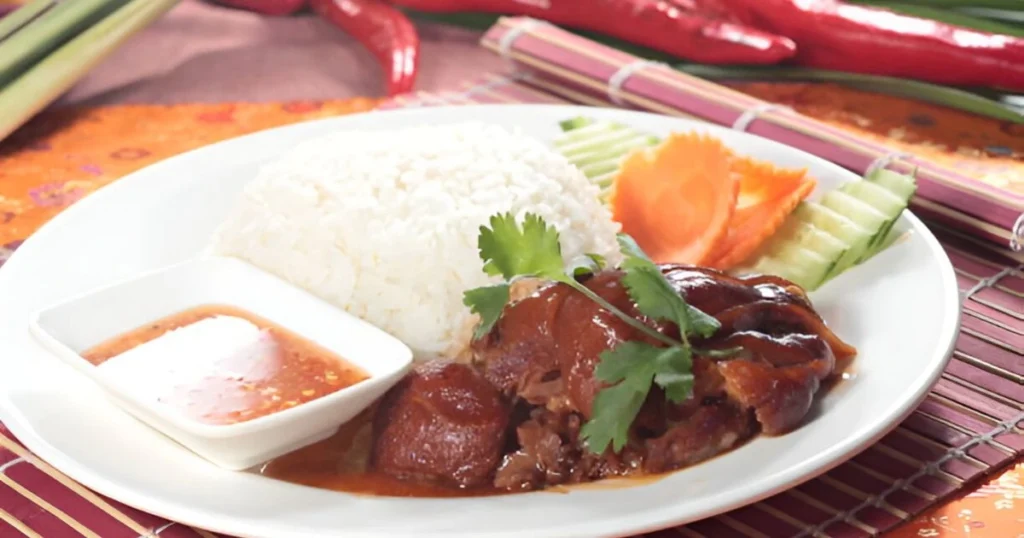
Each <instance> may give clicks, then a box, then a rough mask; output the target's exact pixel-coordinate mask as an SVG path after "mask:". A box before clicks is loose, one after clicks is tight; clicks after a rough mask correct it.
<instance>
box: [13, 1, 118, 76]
mask: <svg viewBox="0 0 1024 538" xmlns="http://www.w3.org/2000/svg"><path fill="white" fill-rule="evenodd" d="M125 2H126V0H65V1H64V2H60V3H59V4H57V5H56V6H54V7H53V8H52V9H50V10H48V11H47V12H46V13H44V14H43V15H42V16H40V17H39V18H37V19H35V20H34V21H32V23H31V24H29V25H28V26H25V27H24V28H22V29H21V30H19V31H17V32H15V33H14V35H12V36H11V37H9V38H7V39H5V40H4V41H3V42H0V87H3V86H4V85H6V84H7V83H9V82H10V81H12V80H14V79H15V78H16V77H17V76H18V75H20V74H21V73H23V72H24V71H25V70H26V69H28V68H29V67H31V66H32V64H34V63H36V62H38V61H39V60H41V59H43V58H44V57H46V55H47V54H49V53H51V52H53V51H54V50H56V49H57V47H60V46H61V45H63V44H64V43H67V42H68V40H70V39H72V38H73V37H75V36H76V35H78V34H79V33H81V32H82V31H83V30H85V29H86V28H88V27H90V26H92V25H93V24H95V23H96V22H97V21H99V20H100V19H102V18H103V17H106V16H107V15H109V14H110V13H112V12H113V11H114V10H115V9H117V8H119V7H121V6H123V5H124V4H125Z"/></svg>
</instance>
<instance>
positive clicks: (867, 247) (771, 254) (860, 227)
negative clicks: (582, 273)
mask: <svg viewBox="0 0 1024 538" xmlns="http://www.w3.org/2000/svg"><path fill="white" fill-rule="evenodd" d="M588 127H589V128H591V130H593V133H590V132H586V131H584V132H580V130H581V129H584V128H588ZM559 128H560V129H561V131H562V133H563V134H562V135H561V136H560V137H559V138H558V139H557V140H556V142H555V146H556V148H558V149H559V151H560V152H561V153H562V154H563V155H564V156H565V157H566V158H567V159H569V161H570V162H572V163H573V164H574V165H576V166H578V167H579V168H580V170H581V171H583V173H584V175H586V176H587V178H588V179H590V180H591V181H593V182H594V183H596V184H598V185H599V186H600V187H601V190H602V194H601V196H602V199H603V200H605V201H606V200H607V196H608V194H609V190H610V187H611V182H612V180H613V179H614V176H615V173H616V172H617V171H618V168H619V166H620V164H621V160H622V158H623V157H625V156H626V155H627V154H629V152H631V151H633V150H636V149H643V148H647V147H652V146H655V145H657V144H659V143H660V142H661V139H660V138H659V137H656V136H652V135H649V134H647V133H643V132H640V131H637V130H634V129H632V128H631V127H628V126H625V125H620V124H617V123H613V122H608V121H605V120H597V119H593V118H587V117H576V118H570V119H566V120H563V121H561V122H559ZM592 138H593V139H597V140H592ZM862 181H865V182H870V183H871V184H872V185H875V186H878V187H881V188H882V189H884V192H888V193H889V194H891V195H892V196H891V197H890V196H888V195H886V194H883V192H882V191H878V190H875V189H874V188H865V187H864V186H856V185H853V184H852V183H845V184H843V185H841V186H840V187H838V188H837V189H835V190H834V191H830V192H828V193H825V197H823V198H822V201H821V202H809V201H804V202H801V204H800V205H799V206H798V207H797V210H795V211H794V212H793V213H791V214H790V216H789V217H788V218H787V220H786V222H785V223H784V224H783V226H782V227H780V229H779V231H778V232H777V233H776V236H775V237H772V238H771V239H769V240H768V242H767V244H766V245H764V246H763V247H762V248H761V249H759V254H758V255H757V256H756V257H755V258H754V259H753V260H752V261H751V263H750V265H746V266H745V270H747V271H757V272H762V273H769V274H776V275H778V276H781V277H783V278H787V279H789V280H792V281H793V282H794V283H796V284H798V285H800V286H802V287H804V288H805V289H807V290H809V291H813V290H815V289H817V288H818V287H820V286H822V285H823V284H825V283H826V282H828V281H830V280H832V279H833V278H835V277H837V276H839V275H840V274H841V273H843V272H845V271H846V270H847V269H850V268H851V267H854V266H856V265H859V264H861V263H864V262H865V261H867V260H869V259H870V258H872V257H873V256H875V255H876V254H878V253H879V252H881V251H882V250H884V249H885V248H887V247H888V245H890V244H891V243H892V241H891V238H892V234H893V229H894V227H895V225H896V222H897V221H898V220H899V217H900V215H902V214H903V211H905V210H906V208H907V206H908V205H909V201H910V199H911V198H912V197H913V195H914V194H915V193H916V190H917V184H916V181H915V179H914V178H913V177H912V176H908V175H905V174H900V173H897V172H893V171H890V170H885V169H882V170H878V171H875V172H873V173H871V174H868V175H866V176H865V177H864V178H863V180H862ZM833 192H839V193H841V194H840V195H838V196H837V195H832V196H829V195H830V194H832V193H833ZM826 198H831V199H832V200H831V201H828V200H826ZM850 199H852V202H851V200H850ZM822 209H824V210H827V211H828V212H827V213H824V212H821V211H820V210H822ZM835 217H840V218H841V219H842V220H838V219H836V218H835ZM800 226H808V227H809V228H807V229H805V231H804V232H801V231H800ZM787 227H788V228H787ZM798 261H799V262H800V263H798V264H797V263H796V262H798ZM794 264H796V265H794Z"/></svg>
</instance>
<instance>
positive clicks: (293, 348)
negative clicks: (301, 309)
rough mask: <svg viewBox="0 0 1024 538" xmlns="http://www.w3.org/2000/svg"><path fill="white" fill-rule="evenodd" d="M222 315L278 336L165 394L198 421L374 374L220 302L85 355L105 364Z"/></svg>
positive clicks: (240, 414)
mask: <svg viewBox="0 0 1024 538" xmlns="http://www.w3.org/2000/svg"><path fill="white" fill-rule="evenodd" d="M217 316H232V317H237V318H242V319H245V320H247V321H249V322H251V323H253V324H254V325H256V326H257V327H259V328H260V329H261V330H262V331H263V334H262V335H261V336H262V337H263V338H269V339H271V340H272V341H271V342H269V343H268V344H269V345H267V346H264V347H263V348H262V349H263V351H261V352H260V353H259V354H246V353H238V354H235V355H232V356H230V357H226V358H225V359H224V360H223V361H221V362H219V363H218V366H219V368H218V369H219V370H221V371H223V372H225V373H224V374H223V375H216V376H209V377H205V378H203V379H199V380H196V381H195V382H194V383H189V384H187V385H182V386H178V387H176V388H175V389H174V390H173V391H172V392H171V394H168V395H164V396H162V397H161V402H163V403H166V404H168V405H171V406H173V407H175V408H177V409H178V410H180V411H182V412H184V413H185V414H186V415H187V416H189V417H190V418H192V419H194V420H197V421H199V422H203V423H205V424H214V425H226V424H234V423H238V422H245V421H248V420H253V419H255V418H259V417H263V416H267V415H270V414H273V413H276V412H278V411H283V410H285V409H289V408H291V407H295V406H297V405H301V404H303V403H306V402H310V401H312V400H315V399H317V398H320V397H323V396H326V395H328V394H331V393H333V392H337V391H339V390H341V389H343V388H346V387H349V386H352V385H355V384H356V383H359V382H360V381H363V380H365V379H367V378H368V377H369V375H368V374H367V373H366V372H364V371H363V370H361V369H360V368H358V367H356V366H354V365H352V364H349V363H347V362H346V361H345V360H343V359H342V358H341V357H339V356H337V355H336V354H334V353H332V352H330V351H328V350H326V349H324V348H323V347H320V346H319V345H317V344H315V343H313V342H310V341H309V340H306V339H304V338H302V337H300V336H298V335H296V334H294V333H292V332H290V331H288V330H286V329H284V328H282V327H279V326H277V325H274V324H273V323H271V322H269V321H267V320H265V319H262V318H260V317H257V316H255V315H253V314H250V313H249V312H245V311H243V310H240V309H237V308H233V307H229V306H220V305H206V306H200V307H197V308H193V309H190V310H186V311H184V312H180V313H177V314H174V315H171V316H168V317H166V318H163V319H160V320H157V321H154V322H151V323H148V324H146V325H144V326H142V327H139V328H137V329H134V330H132V331H129V332H127V333H125V334H123V335H120V336H118V337H115V338H113V339H111V340H108V341H106V342H103V343H101V344H99V345H97V346H96V347H93V348H91V349H89V350H87V351H86V352H84V353H83V354H82V356H83V357H84V358H85V359H86V360H88V361H89V362H91V363H93V364H95V365H100V364H102V363H103V362H104V361H106V360H108V359H110V358H112V357H115V356H117V355H120V354H121V353H124V352H126V351H128V350H130V349H132V348H134V347H136V346H139V345H142V344H144V343H146V342H149V341H151V340H154V339H156V338H158V337H160V336H161V335H163V334H164V333H166V332H169V331H172V330H175V329H179V328H182V327H185V326H188V325H191V324H193V323H196V322H198V321H201V320H204V319H207V318H213V317H217ZM267 350H269V352H268V351H267ZM228 372H230V373H228Z"/></svg>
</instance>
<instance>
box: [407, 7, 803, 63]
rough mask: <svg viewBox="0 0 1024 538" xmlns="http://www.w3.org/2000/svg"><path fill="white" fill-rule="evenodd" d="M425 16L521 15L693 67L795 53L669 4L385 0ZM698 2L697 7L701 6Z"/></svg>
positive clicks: (779, 40)
mask: <svg viewBox="0 0 1024 538" xmlns="http://www.w3.org/2000/svg"><path fill="white" fill-rule="evenodd" d="M390 1H391V2H392V3H393V4H397V5H400V6H403V7H407V8H411V9H416V10H420V11H427V12H457V11H475V12H484V13H500V14H503V15H525V16H529V17H534V18H537V19H543V20H546V21H549V22H552V23H555V24H559V25H564V26H570V27H575V28H580V29H583V30H590V31H594V32H598V33H602V34H606V35H609V36H611V37H616V38H618V39H623V40H625V41H628V42H630V43H634V44H637V45H643V46H646V47H649V48H652V49H655V50H658V51H661V52H665V53H668V54H671V55H673V56H677V57H679V58H685V59H688V60H692V61H695V62H702V63H712V64H774V63H778V62H779V61H781V60H784V59H786V58H789V57H791V56H793V55H794V53H795V52H796V45H794V44H793V42H792V41H791V40H790V39H788V38H785V37H780V36H778V35H775V34H770V33H767V32H764V31H761V30H757V29H754V28H750V27H747V26H743V25H739V24H735V23H732V22H729V21H727V20H721V19H717V18H714V17H706V16H703V15H701V14H699V11H698V12H695V11H691V10H687V9H686V8H685V5H683V4H676V3H674V2H672V1H669V0H592V1H589V2H583V1H581V0H543V1H538V0H390ZM700 1H701V0H697V2H696V3H700Z"/></svg>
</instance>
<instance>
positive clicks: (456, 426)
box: [370, 360, 511, 488]
mask: <svg viewBox="0 0 1024 538" xmlns="http://www.w3.org/2000/svg"><path fill="white" fill-rule="evenodd" d="M510 415H511V409H510V407H509V405H508V403H507V402H506V401H505V400H504V399H503V398H502V396H501V394H500V393H499V392H498V390H497V389H496V388H495V387H494V386H493V385H492V384H491V383H490V382H488V381H487V379H485V378H484V376H483V375H482V374H481V373H480V372H478V371H477V370H476V369H475V368H473V367H472V366H469V365H466V364H460V363H455V362H450V361H443V360H436V361H432V362H428V363H425V364H423V365H421V366H419V367H417V368H416V369H415V371H413V372H412V373H411V374H409V375H408V376H406V378H405V379H403V380H402V381H401V382H400V383H399V384H398V385H396V386H395V387H393V388H392V389H391V390H390V391H389V392H388V393H387V394H386V395H385V396H384V398H383V399H382V401H381V404H380V407H379V408H378V410H377V413H376V415H375V416H374V423H373V434H374V438H373V446H372V450H371V462H370V464H371V466H373V467H374V468H375V469H376V470H378V471H380V472H383V473H386V474H389V475H392V476H395V477H398V478H409V479H416V480H426V481H431V482H437V483H441V484H444V485H448V486H454V487H460V488H465V487H474V486H481V485H485V484H489V483H490V482H491V479H492V477H493V475H494V471H495V469H496V468H497V466H498V463H499V462H500V461H501V457H502V451H503V449H504V446H505V436H506V431H507V429H508V425H509V417H510Z"/></svg>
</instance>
